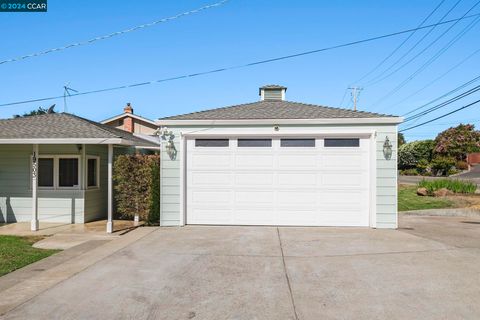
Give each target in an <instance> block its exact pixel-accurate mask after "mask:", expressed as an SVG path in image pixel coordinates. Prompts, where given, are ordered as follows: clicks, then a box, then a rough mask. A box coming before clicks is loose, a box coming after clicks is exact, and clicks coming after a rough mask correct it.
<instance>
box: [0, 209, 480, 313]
mask: <svg viewBox="0 0 480 320" xmlns="http://www.w3.org/2000/svg"><path fill="white" fill-rule="evenodd" d="M429 218H431V217H421V218H420V217H404V218H402V220H401V223H402V227H403V229H400V230H373V229H366V228H365V229H363V228H274V227H200V226H199V227H184V228H160V229H158V230H156V231H154V232H152V233H150V234H149V235H147V236H145V237H144V238H142V239H140V240H138V241H136V242H135V243H133V244H132V245H130V246H128V247H126V248H124V249H122V250H120V251H118V252H116V253H114V254H112V255H110V256H108V257H106V258H105V259H103V260H102V261H100V262H98V263H96V264H94V265H93V266H91V267H89V268H88V269H86V270H85V271H83V272H80V273H78V274H77V275H75V276H73V277H71V278H69V279H67V280H66V281H63V282H62V283H60V284H58V285H56V286H55V287H53V288H51V289H49V290H47V291H46V292H44V293H42V294H40V295H38V296H36V297H35V298H33V299H32V300H30V301H28V302H27V303H25V304H23V305H21V306H19V307H17V308H16V309H14V310H12V311H11V312H10V313H8V314H6V315H5V319H89V318H90V319H386V318H391V319H406V318H415V319H454V318H455V319H478V318H479V317H480V303H478V301H479V299H480V267H479V266H480V221H479V220H472V219H466V218H458V217H455V218H444V219H440V220H438V219H436V220H433V222H434V223H433V225H434V228H433V230H432V229H429V227H428V226H429ZM462 229H464V230H466V231H465V232H464V231H462Z"/></svg>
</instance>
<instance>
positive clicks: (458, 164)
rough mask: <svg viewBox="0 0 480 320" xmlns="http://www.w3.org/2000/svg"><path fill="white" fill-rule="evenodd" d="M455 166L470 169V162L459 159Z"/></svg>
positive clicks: (460, 168)
mask: <svg viewBox="0 0 480 320" xmlns="http://www.w3.org/2000/svg"><path fill="white" fill-rule="evenodd" d="M455 167H456V168H457V169H458V170H461V171H465V170H468V163H467V162H466V161H457V163H456V164H455Z"/></svg>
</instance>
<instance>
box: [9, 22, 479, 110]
mask: <svg viewBox="0 0 480 320" xmlns="http://www.w3.org/2000/svg"><path fill="white" fill-rule="evenodd" d="M478 16H480V13H477V14H472V15H469V16H463V17H461V18H457V19H451V20H448V21H442V22H439V23H435V24H431V25H426V26H422V27H417V28H413V29H407V30H403V31H398V32H393V33H389V34H384V35H380V36H376V37H371V38H366V39H362V40H356V41H352V42H347V43H343V44H338V45H334V46H330V47H324V48H321V49H316V50H310V51H304V52H300V53H295V54H290V55H285V56H280V57H276V58H271V59H266V60H260V61H255V62H250V63H246V64H241V65H236V66H231V67H224V68H219V69H213V70H209V71H203V72H198V73H191V74H185V75H181V76H176V77H170V78H163V79H159V80H153V81H146V82H140V83H135V84H128V85H121V86H116V87H110V88H103V89H98V90H91V91H85V92H79V93H75V94H72V95H71V97H74V96H82V95H87V94H93V93H100V92H107V91H114V90H120V89H127V88H132V87H139V86H145V85H150V84H154V83H161V82H169V81H173V80H179V79H186V78H192V77H198V76H204V75H207V74H213V73H219V72H224V71H229V70H234V69H240V68H248V67H253V66H257V65H261V64H266V63H271V62H276V61H281V60H287V59H292V58H297V57H301V56H306V55H311V54H315V53H319V52H324V51H329V50H334V49H340V48H345V47H349V46H354V45H358V44H362V43H367V42H372V41H376V40H380V39H385V38H390V37H394V36H398V35H401V34H405V33H409V32H413V31H416V30H422V29H427V28H432V27H435V26H438V25H443V24H449V23H454V22H456V21H460V20H464V19H469V18H473V17H478ZM60 98H63V96H52V97H47V98H38V99H30V100H23V101H16V102H9V103H3V104H0V107H6V106H13V105H18V104H24V103H30V102H39V101H46V100H55V99H60Z"/></svg>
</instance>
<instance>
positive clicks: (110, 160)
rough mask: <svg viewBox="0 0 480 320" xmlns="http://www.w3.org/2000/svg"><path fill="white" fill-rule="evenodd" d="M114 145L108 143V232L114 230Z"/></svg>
mask: <svg viewBox="0 0 480 320" xmlns="http://www.w3.org/2000/svg"><path fill="white" fill-rule="evenodd" d="M112 176H113V145H112V144H109V145H108V220H107V233H112V232H113V202H112V201H113V199H112V197H113V186H112V179H113V177H112Z"/></svg>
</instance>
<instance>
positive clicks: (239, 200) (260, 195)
mask: <svg viewBox="0 0 480 320" xmlns="http://www.w3.org/2000/svg"><path fill="white" fill-rule="evenodd" d="M274 199H275V193H274V192H273V191H259V190H255V191H235V205H240V206H249V207H252V208H255V207H256V206H257V205H259V204H264V205H268V206H270V207H272V206H273V205H274Z"/></svg>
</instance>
